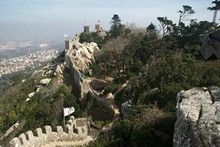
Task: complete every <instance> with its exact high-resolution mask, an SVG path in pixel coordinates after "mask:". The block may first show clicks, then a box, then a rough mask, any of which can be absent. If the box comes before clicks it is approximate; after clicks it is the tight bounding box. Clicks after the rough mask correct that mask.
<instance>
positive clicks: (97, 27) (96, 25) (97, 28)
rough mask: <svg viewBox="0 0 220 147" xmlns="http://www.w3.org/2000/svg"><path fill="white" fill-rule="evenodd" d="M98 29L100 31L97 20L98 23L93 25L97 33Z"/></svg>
mask: <svg viewBox="0 0 220 147" xmlns="http://www.w3.org/2000/svg"><path fill="white" fill-rule="evenodd" d="M100 29H101V27H100V21H99V20H98V23H97V24H95V30H96V31H98V32H99V31H100Z"/></svg>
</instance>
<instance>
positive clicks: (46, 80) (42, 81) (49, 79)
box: [40, 78, 51, 85]
mask: <svg viewBox="0 0 220 147" xmlns="http://www.w3.org/2000/svg"><path fill="white" fill-rule="evenodd" d="M50 81H51V78H46V79H42V80H40V84H42V85H48V84H49V83H50Z"/></svg>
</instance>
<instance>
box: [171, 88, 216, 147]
mask: <svg viewBox="0 0 220 147" xmlns="http://www.w3.org/2000/svg"><path fill="white" fill-rule="evenodd" d="M219 99H220V88H218V87H210V88H193V89H190V90H187V91H181V92H179V93H178V95H177V106H176V107H177V121H176V124H175V129H174V137H173V146H174V147H191V146H192V147H217V146H220V100H219Z"/></svg>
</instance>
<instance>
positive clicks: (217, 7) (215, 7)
mask: <svg viewBox="0 0 220 147" xmlns="http://www.w3.org/2000/svg"><path fill="white" fill-rule="evenodd" d="M212 3H213V4H215V6H214V7H208V9H209V10H213V11H215V12H214V16H213V22H214V23H215V21H216V17H217V12H218V10H220V1H219V0H215V1H212Z"/></svg>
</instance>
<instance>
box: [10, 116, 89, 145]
mask: <svg viewBox="0 0 220 147" xmlns="http://www.w3.org/2000/svg"><path fill="white" fill-rule="evenodd" d="M89 129H90V126H89V123H88V120H87V118H77V119H75V118H74V117H73V116H71V117H70V119H69V121H68V122H67V125H66V129H65V130H64V129H63V127H61V126H57V127H56V130H55V131H53V130H52V128H51V126H44V127H43V129H41V128H37V129H36V130H35V131H34V132H32V131H27V132H25V133H22V134H20V135H19V136H18V137H16V138H13V139H12V140H11V141H10V142H9V145H10V147H33V146H34V147H41V146H43V145H46V144H49V143H51V142H60V141H65V142H66V141H81V140H84V139H85V138H86V137H87V135H88V133H89Z"/></svg>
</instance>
